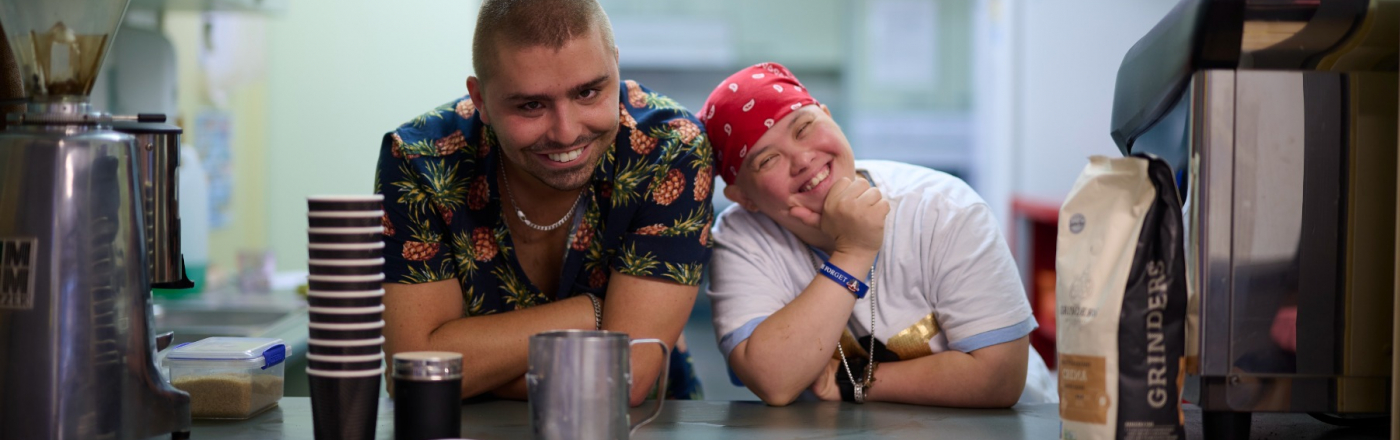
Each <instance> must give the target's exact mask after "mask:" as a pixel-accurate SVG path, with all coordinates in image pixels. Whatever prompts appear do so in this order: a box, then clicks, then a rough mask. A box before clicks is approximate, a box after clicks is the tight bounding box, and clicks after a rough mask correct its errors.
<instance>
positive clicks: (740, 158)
mask: <svg viewBox="0 0 1400 440" xmlns="http://www.w3.org/2000/svg"><path fill="white" fill-rule="evenodd" d="M816 103H817V100H816V99H813V98H812V95H810V94H808V93H807V88H806V87H802V83H801V82H798V81H797V77H795V76H792V72H788V70H787V68H786V67H783V66H782V65H781V64H778V63H763V64H757V65H754V66H750V67H747V68H745V69H743V70H740V71H738V72H736V73H735V74H733V75H730V76H729V78H725V80H724V81H723V82H721V83H719V86H718V87H715V91H713V92H710V98H709V99H707V100H705V105H704V106H702V107H700V115H699V117H700V120H701V121H702V122H704V123H705V135H706V136H708V137H709V138H710V145H711V146H712V147H713V148H714V151H715V169H716V170H718V171H719V175H720V176H721V177H723V178H724V183H727V184H731V185H732V184H734V179H735V178H736V177H737V176H738V175H739V168H740V167H741V166H742V165H743V164H744V156H747V155H748V154H749V148H752V147H753V146H754V143H755V142H757V141H758V138H760V137H762V136H763V133H767V132H768V129H769V128H771V127H772V126H773V124H774V123H776V122H777V121H779V120H781V119H783V117H784V116H787V114H788V113H792V111H793V110H797V109H799V108H802V106H804V105H810V104H816Z"/></svg>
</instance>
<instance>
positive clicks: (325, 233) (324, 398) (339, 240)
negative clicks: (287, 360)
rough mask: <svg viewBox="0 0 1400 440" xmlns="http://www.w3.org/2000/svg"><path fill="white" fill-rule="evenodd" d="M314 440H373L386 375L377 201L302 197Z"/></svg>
mask: <svg viewBox="0 0 1400 440" xmlns="http://www.w3.org/2000/svg"><path fill="white" fill-rule="evenodd" d="M307 202H308V203H307V204H308V205H309V206H308V207H309V211H308V212H307V217H308V220H309V223H310V227H309V228H308V229H307V234H308V237H309V244H308V246H309V248H310V257H311V259H310V260H309V263H310V264H309V267H310V271H311V275H310V276H309V277H308V281H309V284H310V290H309V291H308V292H307V295H306V297H307V298H306V299H307V302H308V303H309V304H310V306H311V307H310V310H309V313H310V316H311V324H310V326H311V329H310V330H311V331H310V333H311V340H310V341H308V343H307V345H308V349H307V351H308V353H307V355H306V358H307V368H306V374H307V376H309V377H308V379H309V380H310V382H311V384H310V385H311V411H312V418H313V426H314V428H315V432H316V438H317V439H318V440H321V439H373V438H374V425H375V420H376V418H377V416H378V412H379V384H380V380H381V377H383V375H384V352H383V346H384V336H383V329H384V319H383V316H384V301H383V299H384V286H383V284H384V256H383V250H384V236H383V230H384V229H383V228H384V226H383V223H382V220H381V219H382V218H383V216H384V208H383V196H380V195H370V196H313V197H309V198H308V199H307Z"/></svg>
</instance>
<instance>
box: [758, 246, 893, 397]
mask: <svg viewBox="0 0 1400 440" xmlns="http://www.w3.org/2000/svg"><path fill="white" fill-rule="evenodd" d="M874 259H875V258H874V256H873V254H872V255H870V256H856V255H851V254H846V253H841V252H838V253H836V254H835V255H833V256H832V257H831V260H830V261H831V263H832V264H834V265H836V266H837V267H840V268H841V269H842V270H844V271H846V272H847V273H849V274H851V275H853V276H857V277H859V278H861V279H862V280H865V278H866V277H867V276H868V274H869V272H868V271H867V270H861V269H862V268H869V267H870V265H871V263H872V262H873V261H874ZM865 281H868V280H865ZM854 305H855V296H854V295H852V294H851V292H850V291H849V290H847V289H846V288H845V287H844V286H841V285H840V284H837V283H835V282H832V281H831V280H829V279H827V278H826V277H825V276H822V275H820V274H818V275H817V276H816V277H815V278H814V279H813V280H812V282H811V283H809V284H808V285H807V287H806V288H805V289H803V291H802V293H801V294H799V295H798V296H797V299H795V300H793V301H792V302H791V303H788V304H787V305H785V306H783V308H782V309H780V310H778V312H777V313H774V314H773V315H772V316H769V317H768V319H766V320H764V321H763V322H762V323H760V324H759V325H758V327H756V328H755V329H754V332H753V334H752V335H750V336H749V338H748V340H746V341H744V342H743V343H741V344H740V345H739V346H737V347H736V348H735V350H734V353H731V354H730V361H731V364H733V367H734V370H735V374H737V375H739V378H740V379H742V380H743V381H744V383H745V384H747V385H748V386H749V388H751V389H753V390H754V392H755V394H757V395H758V396H759V398H761V399H763V401H764V402H767V403H769V404H773V405H786V404H787V403H789V402H791V401H792V400H793V399H795V398H796V397H797V395H799V394H801V393H802V391H803V390H805V389H806V388H807V387H808V386H809V385H811V384H812V382H813V381H814V380H815V379H816V377H817V376H818V375H819V374H820V373H821V372H822V370H823V369H824V368H825V367H826V364H827V361H828V360H829V359H831V356H832V352H834V351H836V345H837V344H838V343H839V342H840V340H841V334H842V332H844V331H845V328H846V322H847V321H848V320H849V319H850V316H851V308H852V307H853V306H854Z"/></svg>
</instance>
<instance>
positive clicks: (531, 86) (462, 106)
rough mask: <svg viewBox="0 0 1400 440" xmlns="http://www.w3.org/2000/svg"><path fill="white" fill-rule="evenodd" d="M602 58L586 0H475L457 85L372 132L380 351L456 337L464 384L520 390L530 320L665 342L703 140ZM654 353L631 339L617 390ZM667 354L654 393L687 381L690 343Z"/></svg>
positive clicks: (690, 228)
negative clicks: (664, 375) (468, 52)
mask: <svg viewBox="0 0 1400 440" xmlns="http://www.w3.org/2000/svg"><path fill="white" fill-rule="evenodd" d="M617 60H618V52H617V48H616V47H615V46H614V44H613V38H612V29H611V25H610V24H609V22H608V18H607V16H606V15H605V14H604V12H603V10H602V8H601V7H600V6H599V5H598V4H597V2H596V1H595V0H530V1H524V0H485V1H483V2H482V5H481V12H480V15H479V16H478V19H477V24H476V30H475V35H474V40H473V43H472V63H473V67H474V70H475V72H476V76H472V77H469V78H468V79H467V91H468V93H469V97H462V98H458V99H455V100H452V101H450V102H448V103H446V104H444V105H442V106H440V107H438V108H436V109H433V110H431V111H429V112H427V113H425V114H423V115H421V116H419V117H417V118H415V119H413V120H411V121H409V122H408V123H405V124H403V125H402V126H400V127H399V128H397V129H395V130H394V131H392V132H389V133H387V134H385V135H384V138H383V141H382V147H381V153H380V156H379V167H378V175H377V178H376V182H375V188H376V192H378V193H381V194H383V195H384V210H385V217H384V234H385V235H384V242H385V247H384V258H385V276H386V279H385V284H384V290H385V293H384V304H385V312H384V313H385V321H386V326H385V328H384V334H385V337H386V340H385V347H384V348H385V353H386V354H388V355H392V354H393V353H395V352H404V351H424V350H432V351H454V352H459V353H462V354H463V355H464V358H463V362H464V365H463V375H464V377H466V378H467V380H463V381H462V396H463V397H473V396H481V395H490V396H496V397H502V398H514V399H523V398H525V390H526V388H525V381H524V374H525V371H526V361H527V348H528V338H529V336H530V335H533V334H536V333H539V332H543V331H548V330H555V329H587V330H592V329H597V328H601V329H604V330H614V331H620V332H625V333H627V334H629V335H630V336H631V337H632V338H658V339H661V340H662V341H665V342H666V343H667V344H669V345H671V346H675V345H676V343H677V341H678V339H680V336H681V330H682V328H683V327H684V326H685V322H686V319H687V318H688V317H689V315H690V310H691V306H692V305H693V304H694V302H695V295H696V292H697V285H698V284H699V282H700V276H701V273H702V272H703V271H704V270H705V267H706V265H707V264H708V262H709V258H710V243H709V229H710V224H711V222H712V220H713V216H714V213H713V208H712V205H711V203H710V201H711V188H712V183H713V182H712V179H713V173H712V169H713V168H712V165H711V164H712V162H713V156H712V153H711V151H710V145H709V142H708V140H707V138H706V136H705V134H704V133H703V132H702V131H701V129H700V127H699V125H698V122H697V121H696V120H695V118H694V117H693V116H691V115H690V114H689V113H688V112H686V110H685V109H684V108H682V107H681V106H679V105H678V104H676V102H675V101H673V100H671V99H670V98H667V97H665V96H662V95H660V94H657V93H654V92H651V91H649V90H647V89H646V88H644V87H642V86H640V85H638V84H637V83H636V82H633V81H630V80H628V81H623V80H621V79H620V77H619V73H618V62H617ZM682 344H683V343H682ZM661 356H662V355H661V352H660V350H654V349H637V350H633V351H632V374H633V384H635V385H636V386H633V387H632V393H631V402H632V404H633V405H636V404H639V403H641V401H642V399H643V398H644V397H646V396H647V395H648V394H649V393H651V391H652V390H651V388H652V387H651V386H648V385H647V384H651V383H654V382H655V380H656V378H657V377H658V376H659V375H660V373H661V371H660V368H659V365H660V361H661V360H662V358H661ZM670 365H671V370H670V373H669V375H670V383H669V384H668V387H667V389H666V390H665V395H666V396H667V397H670V398H697V397H699V393H700V390H699V383H698V381H696V380H695V376H694V374H693V372H692V371H691V367H690V362H689V356H688V355H687V354H686V353H685V352H684V351H683V350H676V351H675V353H674V355H673V356H672V358H671V362H670Z"/></svg>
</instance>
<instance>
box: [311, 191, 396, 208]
mask: <svg viewBox="0 0 1400 440" xmlns="http://www.w3.org/2000/svg"><path fill="white" fill-rule="evenodd" d="M306 207H307V210H308V211H309V212H318V211H380V210H383V209H384V196H382V195H379V194H370V195H327V196H311V197H307V198H306Z"/></svg>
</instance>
